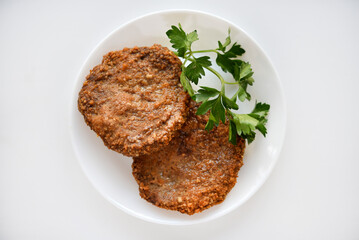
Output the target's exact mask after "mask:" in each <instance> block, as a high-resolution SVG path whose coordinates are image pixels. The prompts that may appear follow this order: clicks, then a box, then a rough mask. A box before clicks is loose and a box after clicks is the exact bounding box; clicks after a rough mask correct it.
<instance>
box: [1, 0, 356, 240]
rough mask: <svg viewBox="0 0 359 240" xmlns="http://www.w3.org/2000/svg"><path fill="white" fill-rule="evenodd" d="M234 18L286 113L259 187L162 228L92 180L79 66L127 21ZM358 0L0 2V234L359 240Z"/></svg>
mask: <svg viewBox="0 0 359 240" xmlns="http://www.w3.org/2000/svg"><path fill="white" fill-rule="evenodd" d="M175 8H182V9H194V10H201V11H205V12H209V13H212V14H215V15H218V16H220V17H223V18H226V19H228V20H230V21H232V22H234V23H235V24H237V25H238V26H240V27H242V28H243V29H244V30H246V31H247V32H248V33H249V34H250V35H251V36H252V37H254V38H255V39H256V40H257V42H258V43H259V44H260V45H261V46H262V47H263V48H264V50H265V51H266V52H267V53H268V55H269V56H270V58H271V59H272V61H273V63H274V65H275V67H276V69H277V70H278V73H279V76H280V78H281V81H282V84H283V87H284V91H285V96H286V100H287V107H288V115H287V117H288V119H287V120H288V123H287V134H286V139H285V143H284V146H283V150H282V153H281V155H280V158H279V161H278V163H277V165H276V167H275V169H274V171H273V172H272V174H271V176H270V177H269V179H268V180H267V182H266V183H265V184H264V185H263V187H262V188H261V189H260V190H259V191H258V192H257V193H256V194H255V195H254V196H253V197H252V198H251V199H250V200H249V201H248V202H247V203H245V204H244V205H243V206H241V207H240V208H238V209H236V210H235V211H234V212H232V213H230V214H228V215H226V216H224V217H222V218H219V219H217V220H214V221H211V222H208V223H203V224H197V225H192V226H165V225H157V224H153V223H148V222H144V221H142V220H139V219H136V218H134V217H132V216H129V215H127V214H126V213H124V212H122V211H121V210H119V209H117V208H116V207H114V206H113V205H112V204H110V203H109V202H107V201H106V200H105V199H104V198H103V197H102V196H101V195H100V194H99V193H98V192H97V191H96V190H95V189H94V188H93V187H92V186H91V184H90V183H89V181H88V180H87V178H86V177H85V175H84V173H83V172H82V170H81V168H80V166H79V163H78V161H77V159H76V157H75V154H74V152H73V149H72V146H71V141H70V135H69V129H68V126H69V111H70V100H71V97H72V90H73V86H74V81H75V78H76V75H77V74H78V71H79V69H80V67H81V65H82V63H83V62H84V60H85V59H86V57H87V56H88V54H89V53H90V51H91V50H92V49H93V48H94V47H95V45H96V44H97V43H98V42H99V41H100V40H101V39H103V38H104V37H105V36H106V35H107V34H108V33H110V32H111V31H112V30H114V29H115V28H117V27H118V26H120V25H121V24H123V23H125V22H127V21H129V20H131V19H133V18H135V17H137V16H140V15H143V14H146V13H150V12H153V11H158V10H164V9H175ZM358 59H359V1H355V0H352V1H295V2H289V1H238V0H231V1H230V0H227V1H212V0H207V1H193V0H182V1H163V0H161V1H159V0H155V1H143V2H141V1H137V0H131V1H122V0H113V1H110V0H105V1H97V2H92V1H76V2H75V1H57V2H54V1H7V0H5V1H4V0H1V1H0V239H1V240H2V239H4V240H5V239H6V240H11V239H40V240H42V239H156V240H160V239H206V240H210V239H216V240H217V239H316V240H317V239H326V240H328V239H359V205H358V203H359V157H358V153H357V150H358V148H359V140H358V135H359V127H358V124H359V107H358V106H359V103H358V102H359V95H358V92H359V60H358Z"/></svg>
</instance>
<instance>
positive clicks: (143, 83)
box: [78, 44, 189, 156]
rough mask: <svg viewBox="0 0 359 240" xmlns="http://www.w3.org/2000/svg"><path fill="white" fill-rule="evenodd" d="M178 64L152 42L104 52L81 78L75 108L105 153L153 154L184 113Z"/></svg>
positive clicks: (185, 97)
mask: <svg viewBox="0 0 359 240" xmlns="http://www.w3.org/2000/svg"><path fill="white" fill-rule="evenodd" d="M181 64H182V63H181V61H180V60H179V58H178V57H177V56H175V55H174V54H173V53H172V52H171V51H170V50H169V49H167V48H166V47H162V46H160V45H157V44H155V45H153V46H152V47H135V48H125V49H123V50H121V51H112V52H109V53H108V54H106V55H105V56H104V57H103V60H102V63H101V64H99V65H97V66H96V67H94V68H93V69H92V70H91V71H90V74H89V75H88V76H87V77H86V81H85V82H84V84H83V87H82V89H81V91H80V93H79V98H78V109H79V111H80V112H81V113H82V115H83V116H84V118H85V121H86V123H87V125H89V126H90V128H91V129H92V130H93V131H95V132H96V133H97V135H98V136H100V137H101V138H102V140H103V142H104V144H105V145H106V146H107V147H108V148H109V149H112V150H114V151H117V152H119V153H122V154H124V155H127V156H139V155H143V154H149V153H151V152H154V151H157V150H159V149H161V148H162V147H164V146H166V145H167V144H168V143H169V142H170V140H171V139H172V138H173V137H174V135H175V133H176V132H177V130H178V129H180V128H181V127H182V125H183V124H184V122H185V120H186V116H187V113H188V107H187V105H188V104H187V103H188V100H189V96H188V94H187V93H185V92H184V90H183V88H182V86H181V84H180V81H179V77H180V74H181Z"/></svg>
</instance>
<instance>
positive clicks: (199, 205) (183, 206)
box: [132, 104, 245, 215]
mask: <svg viewBox="0 0 359 240" xmlns="http://www.w3.org/2000/svg"><path fill="white" fill-rule="evenodd" d="M191 105H192V107H191V108H190V115H189V117H188V118H189V119H188V121H187V122H186V124H185V126H184V127H183V130H180V131H179V132H180V133H179V135H178V136H177V137H175V138H174V139H173V140H172V141H171V142H170V144H169V145H168V146H166V147H164V148H163V149H162V150H160V151H159V152H157V153H153V154H151V155H148V156H139V157H135V158H134V161H133V163H132V169H133V172H132V174H133V176H134V178H135V179H136V181H137V183H138V185H139V193H140V196H141V197H142V198H143V199H145V200H146V201H148V202H150V203H152V204H153V205H155V206H158V207H160V208H164V209H168V210H174V211H179V212H181V213H185V214H188V215H192V214H194V213H198V212H201V211H203V210H205V209H208V208H210V207H212V206H214V205H216V204H219V203H221V202H223V201H224V200H225V198H226V196H227V194H228V193H229V192H230V191H231V189H232V188H233V187H234V185H235V184H236V182H237V176H238V172H239V170H240V168H241V167H242V165H243V155H244V151H245V140H244V139H242V138H240V137H238V139H237V145H236V146H234V145H232V144H231V143H229V142H228V125H219V127H215V128H214V129H213V130H212V131H210V132H207V131H206V130H204V129H203V128H204V126H205V123H206V121H207V120H208V118H207V117H208V116H195V112H196V109H197V107H193V104H191ZM191 131H192V134H199V135H200V136H201V138H198V140H203V138H202V137H203V135H206V136H207V139H206V141H205V143H204V144H209V145H210V143H208V142H210V141H216V138H217V137H219V139H217V140H218V142H217V143H213V146H212V145H210V146H209V147H207V150H210V151H211V153H216V152H218V151H217V150H221V148H219V149H217V148H216V147H215V146H216V145H217V144H225V145H226V146H227V147H229V148H232V149H231V151H234V152H235V153H236V155H229V156H226V158H227V160H226V161H225V163H228V159H229V162H230V164H229V165H227V168H225V169H226V170H227V172H226V173H224V174H227V175H226V177H225V178H224V179H221V180H220V181H219V182H217V181H216V180H215V182H209V181H210V180H213V179H205V180H204V181H202V180H203V179H201V182H200V183H198V184H200V185H195V184H196V183H193V182H191V183H190V184H189V185H188V187H187V188H186V185H181V184H179V186H178V187H180V188H181V189H175V190H174V195H173V196H172V197H169V198H171V200H168V198H167V200H166V199H162V197H161V196H160V191H161V188H163V184H168V183H165V182H164V181H166V180H163V178H162V177H163V176H164V175H166V174H165V173H164V171H162V170H161V172H160V173H158V172H156V170H158V168H161V167H164V166H163V164H166V163H168V162H171V159H165V160H163V159H160V158H164V157H166V156H173V154H177V155H178V154H184V156H183V158H182V159H181V158H180V157H179V159H177V161H178V162H177V163H179V164H178V166H179V165H180V164H183V163H182V162H179V161H186V160H188V159H190V161H196V160H194V159H192V158H191V156H190V155H189V154H192V155H193V151H196V149H198V148H197V146H190V147H189V146H188V144H193V142H192V141H190V142H188V143H186V140H185V139H186V138H187V137H188V134H189V133H190V132H191ZM193 131H194V133H193ZM196 131H197V133H196ZM195 143H197V144H198V145H200V142H195ZM227 144H228V145H227ZM199 148H201V147H199ZM234 148H235V149H234ZM205 149H206V148H204V149H203V148H202V149H201V150H205ZM186 151H189V152H186ZM218 154H219V153H218ZM170 158H171V157H170ZM223 161H224V159H223ZM211 162H213V161H208V163H211ZM158 164H161V165H160V166H158ZM219 165H220V163H219V162H217V165H215V166H210V165H209V164H208V165H206V169H205V170H206V171H211V169H213V168H215V170H217V171H219V169H218V167H219ZM168 168H171V169H175V168H176V166H173V162H171V164H168ZM197 170H198V169H197ZM169 171H172V170H169ZM191 171H196V169H191ZM179 174H183V175H186V174H185V173H183V172H181V173H179ZM214 174H215V175H216V176H217V175H221V172H215V173H214ZM159 175H161V176H159ZM190 175H191V174H190ZM204 175H206V176H207V177H208V175H207V174H204ZM197 179H198V178H197ZM182 180H186V179H185V177H184V178H182ZM187 180H188V179H187ZM191 180H192V181H193V180H194V179H191ZM201 185H203V186H209V187H208V189H207V191H201V192H200V193H198V194H197V195H196V194H193V193H194V192H195V191H194V188H196V189H197V188H198V186H201ZM183 187H184V190H183ZM191 187H192V189H191ZM167 188H168V190H170V191H172V190H173V189H170V187H166V188H165V189H167ZM186 193H188V196H187V195H186ZM175 194H177V195H175Z"/></svg>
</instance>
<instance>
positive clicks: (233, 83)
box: [224, 81, 238, 85]
mask: <svg viewBox="0 0 359 240" xmlns="http://www.w3.org/2000/svg"><path fill="white" fill-rule="evenodd" d="M224 83H225V84H232V85H235V84H238V83H237V82H227V81H224Z"/></svg>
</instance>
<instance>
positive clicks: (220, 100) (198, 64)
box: [166, 24, 270, 144]
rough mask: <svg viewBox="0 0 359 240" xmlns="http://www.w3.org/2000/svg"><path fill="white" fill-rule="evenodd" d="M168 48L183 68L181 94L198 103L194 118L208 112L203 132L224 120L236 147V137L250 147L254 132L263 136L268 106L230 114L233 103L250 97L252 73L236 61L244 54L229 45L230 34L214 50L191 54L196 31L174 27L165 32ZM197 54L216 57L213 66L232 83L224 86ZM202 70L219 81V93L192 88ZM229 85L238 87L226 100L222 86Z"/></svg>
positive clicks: (221, 78) (234, 46)
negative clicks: (217, 67) (257, 131)
mask: <svg viewBox="0 0 359 240" xmlns="http://www.w3.org/2000/svg"><path fill="white" fill-rule="evenodd" d="M166 34H167V36H168V38H169V39H170V42H171V43H172V47H173V48H174V49H176V52H174V53H175V54H176V55H177V56H179V57H181V58H182V59H184V60H183V64H182V66H181V68H182V73H181V77H180V80H181V84H182V86H183V88H184V89H185V91H187V92H188V94H189V95H190V96H191V97H192V99H194V100H196V101H197V102H202V104H201V105H200V106H199V108H198V110H197V115H202V114H205V113H207V112H208V111H210V115H209V120H208V122H207V125H206V127H205V129H206V130H211V129H213V127H214V125H216V126H218V125H219V124H220V122H221V121H222V123H225V121H226V116H227V118H228V119H229V141H230V142H231V143H232V144H236V142H237V135H238V136H240V137H242V138H245V139H247V141H248V143H251V142H252V141H253V140H254V138H255V135H256V133H255V130H256V129H257V130H259V131H260V132H261V133H262V134H263V136H266V133H267V129H266V127H265V124H266V123H267V115H268V112H269V108H270V106H269V105H268V104H266V103H260V102H256V104H255V107H254V109H253V111H252V112H251V113H249V114H238V113H234V112H233V110H238V109H239V106H238V104H237V99H239V100H240V101H241V102H244V101H245V100H248V101H249V100H251V95H250V94H249V93H248V92H247V88H248V85H250V86H252V85H253V82H254V79H253V77H252V76H253V71H252V68H251V65H250V64H249V63H248V62H245V61H243V60H240V59H239V58H238V57H239V56H242V55H243V54H244V53H245V51H244V49H243V48H242V47H241V45H239V44H237V43H236V42H235V43H233V44H232V45H231V37H230V31H228V36H227V38H226V39H225V41H224V43H222V42H220V41H218V48H215V49H209V50H196V51H193V50H192V43H193V42H195V41H197V40H198V39H199V38H198V34H197V31H196V30H195V31H193V32H190V33H186V32H185V31H184V30H183V29H182V27H181V24H178V27H176V26H171V29H170V30H168V31H167V32H166ZM197 53H201V54H203V53H216V55H217V57H216V63H217V65H218V66H220V67H221V69H222V70H223V71H224V72H228V73H230V74H231V75H232V76H233V79H234V80H235V82H227V81H225V79H224V78H223V77H222V76H221V75H220V74H219V73H218V72H217V71H216V70H214V69H213V68H212V67H211V66H212V63H211V61H210V57H209V56H201V57H196V56H195V54H197ZM205 69H207V70H208V71H210V72H212V73H213V74H214V75H216V76H217V77H218V79H219V80H220V81H221V90H220V91H219V90H217V89H214V88H210V87H205V86H200V89H199V90H198V91H195V90H194V89H193V88H192V85H191V83H194V84H196V85H197V84H198V81H199V79H201V78H202V76H204V75H205ZM226 84H233V85H236V86H237V87H238V90H237V91H236V93H235V94H234V95H233V96H231V97H229V96H227V95H226V92H225V85H226Z"/></svg>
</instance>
